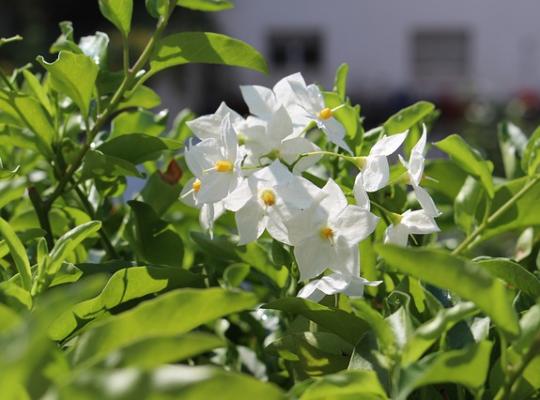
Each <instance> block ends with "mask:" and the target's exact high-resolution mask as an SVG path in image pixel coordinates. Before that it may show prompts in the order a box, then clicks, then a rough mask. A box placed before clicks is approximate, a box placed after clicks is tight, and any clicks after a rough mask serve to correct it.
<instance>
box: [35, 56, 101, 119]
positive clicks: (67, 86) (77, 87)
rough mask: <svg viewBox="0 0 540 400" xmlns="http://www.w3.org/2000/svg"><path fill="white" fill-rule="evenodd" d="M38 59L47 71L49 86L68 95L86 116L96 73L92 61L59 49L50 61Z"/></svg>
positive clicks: (96, 69)
mask: <svg viewBox="0 0 540 400" xmlns="http://www.w3.org/2000/svg"><path fill="white" fill-rule="evenodd" d="M38 61H39V63H40V64H41V65H42V66H43V68H45V69H46V70H47V72H49V76H50V84H51V87H52V88H53V89H54V90H56V91H57V92H58V93H61V94H65V95H67V96H68V97H70V98H71V99H72V100H73V101H74V102H75V104H77V106H78V107H79V110H80V111H81V113H82V114H83V116H84V117H85V118H87V117H88V112H89V109H90V100H91V99H92V93H93V91H94V84H95V82H96V78H97V74H98V67H97V65H96V64H95V63H94V61H92V59H91V58H90V57H88V56H85V55H82V54H74V53H69V52H66V51H61V52H60V54H59V55H58V59H57V60H56V61H54V62H52V63H48V62H46V61H45V60H44V59H43V57H41V56H40V57H38ZM81 77H84V79H81Z"/></svg>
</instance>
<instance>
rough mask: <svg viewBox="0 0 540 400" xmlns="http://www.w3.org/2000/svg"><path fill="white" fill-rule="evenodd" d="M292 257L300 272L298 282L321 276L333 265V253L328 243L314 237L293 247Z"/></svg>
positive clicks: (316, 236)
mask: <svg viewBox="0 0 540 400" xmlns="http://www.w3.org/2000/svg"><path fill="white" fill-rule="evenodd" d="M294 256H295V258H296V261H297V262H298V269H299V270H300V280H301V281H305V280H308V279H311V278H314V277H316V276H317V275H319V274H321V273H322V272H323V271H324V270H325V269H326V268H327V267H328V266H330V265H331V264H332V263H333V260H332V258H333V256H334V251H333V249H332V246H331V245H330V242H329V241H327V240H323V239H321V238H320V236H319V235H318V234H317V235H314V236H312V237H310V238H308V239H306V240H304V241H303V242H302V243H301V244H299V245H296V246H295V247H294Z"/></svg>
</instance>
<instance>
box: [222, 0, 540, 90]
mask: <svg viewBox="0 0 540 400" xmlns="http://www.w3.org/2000/svg"><path fill="white" fill-rule="evenodd" d="M235 3H236V7H235V8H234V9H233V10H230V11H226V12H222V13H219V14H216V16H215V18H216V20H217V25H218V26H219V27H220V28H221V29H222V30H223V31H224V32H225V33H227V34H230V35H231V36H234V37H238V38H240V39H243V40H245V41H247V42H248V43H250V44H252V45H254V46H255V47H256V48H257V49H259V50H260V51H262V53H263V54H264V55H265V56H266V57H267V59H268V61H269V64H270V68H271V75H270V77H266V78H265V77H263V76H261V75H259V74H256V73H250V72H249V71H237V72H236V74H237V76H238V79H239V81H240V82H242V83H248V82H258V83H264V84H271V83H272V82H274V81H275V80H276V79H278V78H279V77H281V76H284V75H286V74H288V73H290V72H295V71H303V72H304V73H305V75H306V76H307V77H308V78H309V80H314V81H318V82H321V83H323V84H325V85H329V84H331V82H332V80H333V75H334V71H335V69H336V67H337V66H338V65H339V63H341V62H348V63H349V64H350V67H351V69H350V79H349V87H350V91H351V93H353V94H356V95H362V94H369V95H370V96H387V95H389V94H392V93H399V92H408V93H414V94H417V95H421V96H440V95H443V94H448V95H469V94H471V93H474V94H478V95H480V96H489V97H495V98H500V97H505V96H508V95H510V94H512V93H514V92H515V91H516V90H519V89H522V88H540V24H538V15H540V2H539V1H538V0H520V1H518V2H512V1H507V0H473V1H471V0H453V1H433V0H407V1H396V2H387V1H381V0H361V1H359V0H336V1H328V0H272V1H267V0H236V1H235Z"/></svg>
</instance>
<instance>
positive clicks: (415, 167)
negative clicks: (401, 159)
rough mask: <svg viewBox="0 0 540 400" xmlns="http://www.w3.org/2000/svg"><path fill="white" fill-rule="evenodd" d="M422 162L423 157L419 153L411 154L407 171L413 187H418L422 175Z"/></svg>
mask: <svg viewBox="0 0 540 400" xmlns="http://www.w3.org/2000/svg"><path fill="white" fill-rule="evenodd" d="M424 161H425V160H424V156H423V155H422V154H421V153H416V152H412V153H411V158H410V159H409V163H408V165H407V169H408V172H409V177H410V178H411V183H412V184H413V185H420V181H421V180H422V175H424Z"/></svg>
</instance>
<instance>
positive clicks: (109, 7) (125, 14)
mask: <svg viewBox="0 0 540 400" xmlns="http://www.w3.org/2000/svg"><path fill="white" fill-rule="evenodd" d="M99 9H100V11H101V13H102V14H103V16H104V17H105V18H107V19H108V20H109V21H110V22H112V24H113V25H114V26H116V28H117V29H118V30H119V31H120V32H121V33H122V35H123V36H124V37H127V36H128V35H129V32H130V31H131V17H132V14H133V0H99Z"/></svg>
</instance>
